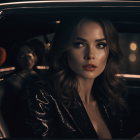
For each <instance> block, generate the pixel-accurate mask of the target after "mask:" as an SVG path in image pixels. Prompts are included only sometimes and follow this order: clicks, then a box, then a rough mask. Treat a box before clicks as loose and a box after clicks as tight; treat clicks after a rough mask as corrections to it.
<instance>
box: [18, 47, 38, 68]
mask: <svg viewBox="0 0 140 140" xmlns="http://www.w3.org/2000/svg"><path fill="white" fill-rule="evenodd" d="M17 65H18V67H20V68H21V69H32V68H33V66H34V65H35V57H34V55H33V51H32V50H31V48H30V47H29V46H22V47H21V48H20V50H19V53H18V55H17Z"/></svg>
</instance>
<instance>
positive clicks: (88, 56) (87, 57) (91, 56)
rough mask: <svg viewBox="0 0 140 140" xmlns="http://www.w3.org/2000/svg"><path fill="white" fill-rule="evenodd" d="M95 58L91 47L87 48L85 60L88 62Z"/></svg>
mask: <svg viewBox="0 0 140 140" xmlns="http://www.w3.org/2000/svg"><path fill="white" fill-rule="evenodd" d="M94 58H95V50H94V49H93V47H89V48H88V49H87V51H86V55H85V59H87V60H90V59H94Z"/></svg>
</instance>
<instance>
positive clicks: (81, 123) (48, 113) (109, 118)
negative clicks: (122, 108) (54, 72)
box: [20, 82, 122, 138]
mask: <svg viewBox="0 0 140 140" xmlns="http://www.w3.org/2000/svg"><path fill="white" fill-rule="evenodd" d="M20 103H21V105H22V121H23V122H24V123H23V124H25V125H24V126H23V127H22V128H24V129H23V130H22V132H23V134H22V136H21V137H35V138H98V135H97V133H96V131H95V130H94V128H93V125H92V123H91V121H90V119H89V117H88V114H87V112H86V110H85V108H84V106H83V103H82V101H81V99H80V97H78V98H76V99H75V100H73V101H72V103H71V105H70V106H69V107H67V106H66V105H65V104H64V103H63V102H61V101H60V100H59V99H58V97H57V96H56V91H55V90H54V88H53V86H51V85H50V83H49V82H34V83H30V84H29V85H27V86H26V88H24V89H23V90H22V94H21V100H20ZM98 104H99V109H100V111H101V113H102V115H103V118H104V120H105V122H106V124H107V127H108V129H109V131H110V133H111V136H112V138H122V121H121V120H120V118H118V117H116V116H113V115H111V113H110V111H109V110H108V109H107V107H106V106H105V105H104V104H103V103H102V99H101V98H100V99H99V101H98Z"/></svg>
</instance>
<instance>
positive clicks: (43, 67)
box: [37, 66, 49, 69]
mask: <svg viewBox="0 0 140 140" xmlns="http://www.w3.org/2000/svg"><path fill="white" fill-rule="evenodd" d="M37 69H49V66H37Z"/></svg>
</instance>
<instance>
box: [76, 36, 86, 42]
mask: <svg viewBox="0 0 140 140" xmlns="http://www.w3.org/2000/svg"><path fill="white" fill-rule="evenodd" d="M76 40H82V41H87V40H86V39H83V38H81V37H77V39H76Z"/></svg>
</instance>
